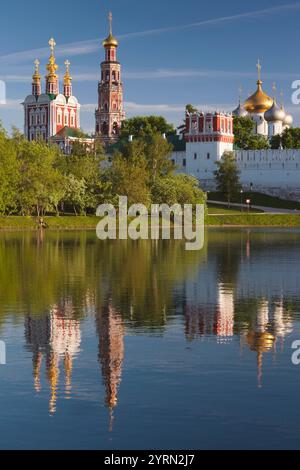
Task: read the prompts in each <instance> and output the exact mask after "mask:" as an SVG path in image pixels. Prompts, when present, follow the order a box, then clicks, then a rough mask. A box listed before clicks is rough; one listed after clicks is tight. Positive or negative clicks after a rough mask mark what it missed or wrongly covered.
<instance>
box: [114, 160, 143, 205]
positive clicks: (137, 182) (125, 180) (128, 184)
mask: <svg viewBox="0 0 300 470" xmlns="http://www.w3.org/2000/svg"><path fill="white" fill-rule="evenodd" d="M106 181H109V182H111V185H112V194H113V195H114V196H116V197H117V196H127V197H128V204H129V205H132V204H145V205H146V206H149V204H150V201H151V197H150V190H149V186H148V184H149V172H148V169H147V162H146V159H145V158H140V157H133V158H129V159H126V158H123V156H122V154H115V156H114V159H113V162H112V166H111V168H109V169H108V170H107V171H106Z"/></svg>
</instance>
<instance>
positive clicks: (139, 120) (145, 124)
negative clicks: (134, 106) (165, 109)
mask: <svg viewBox="0 0 300 470" xmlns="http://www.w3.org/2000/svg"><path fill="white" fill-rule="evenodd" d="M175 132H176V131H175V129H174V126H173V125H172V124H169V123H167V121H166V120H165V118H164V117H162V116H136V117H134V118H131V119H127V120H126V121H123V123H122V128H121V132H120V137H121V139H123V140H128V138H129V136H130V135H133V136H134V138H139V137H141V138H143V137H146V136H151V135H153V134H161V135H162V134H175Z"/></svg>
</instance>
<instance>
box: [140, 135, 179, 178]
mask: <svg viewBox="0 0 300 470" xmlns="http://www.w3.org/2000/svg"><path fill="white" fill-rule="evenodd" d="M172 150H173V146H172V145H171V144H169V142H168V141H167V140H166V139H164V138H163V137H162V135H160V134H153V135H152V136H149V137H148V138H147V139H146V146H145V155H146V159H147V167H148V169H149V172H150V177H151V180H152V181H155V180H156V178H158V177H160V176H165V175H167V174H170V173H171V172H172V171H173V169H174V167H173V164H172V162H171V160H170V155H171V153H172Z"/></svg>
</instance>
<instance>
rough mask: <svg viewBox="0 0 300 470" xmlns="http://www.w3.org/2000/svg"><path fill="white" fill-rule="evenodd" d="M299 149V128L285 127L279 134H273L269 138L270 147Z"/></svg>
mask: <svg viewBox="0 0 300 470" xmlns="http://www.w3.org/2000/svg"><path fill="white" fill-rule="evenodd" d="M281 146H282V147H283V148H284V149H300V128H299V127H295V128H291V129H285V130H284V132H283V133H282V136H280V135H274V136H273V137H272V139H271V148H272V149H279V148H280V147H281Z"/></svg>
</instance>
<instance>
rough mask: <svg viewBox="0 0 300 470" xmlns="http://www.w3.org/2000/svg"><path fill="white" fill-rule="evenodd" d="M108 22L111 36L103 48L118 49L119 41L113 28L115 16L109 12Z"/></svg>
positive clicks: (105, 41)
mask: <svg viewBox="0 0 300 470" xmlns="http://www.w3.org/2000/svg"><path fill="white" fill-rule="evenodd" d="M108 21H109V36H108V37H107V38H106V39H105V40H104V41H103V46H104V47H118V45H119V43H118V40H117V39H116V38H115V37H114V35H113V27H112V21H113V15H112V13H111V12H109V15H108Z"/></svg>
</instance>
